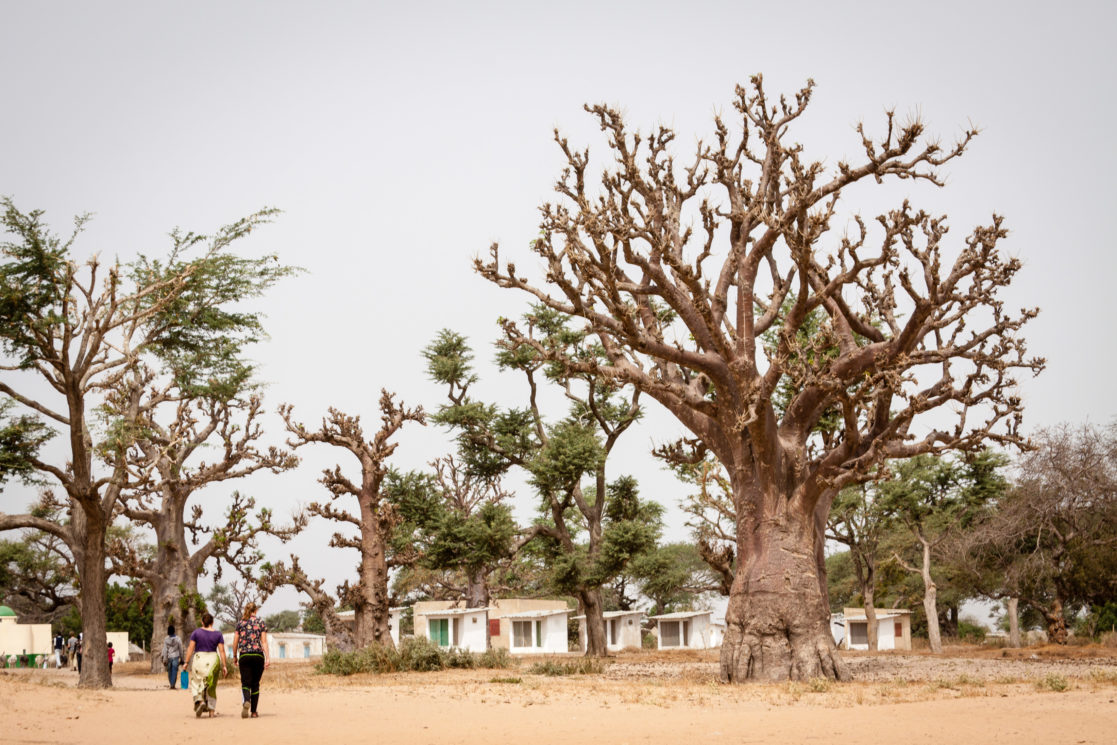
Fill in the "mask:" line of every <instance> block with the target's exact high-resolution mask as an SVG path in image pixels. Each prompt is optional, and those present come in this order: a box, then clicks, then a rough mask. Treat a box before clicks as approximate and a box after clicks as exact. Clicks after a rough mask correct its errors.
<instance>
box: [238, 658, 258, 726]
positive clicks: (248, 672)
mask: <svg viewBox="0 0 1117 745" xmlns="http://www.w3.org/2000/svg"><path fill="white" fill-rule="evenodd" d="M238 664H239V667H240V692H241V695H243V696H244V700H245V701H248V702H249V703H250V704H251V706H252V713H253V714H255V713H256V705H257V704H258V703H260V678H262V677H264V655H262V654H259V653H257V652H249V653H248V654H242V655H241V656H240V660H239V663H238Z"/></svg>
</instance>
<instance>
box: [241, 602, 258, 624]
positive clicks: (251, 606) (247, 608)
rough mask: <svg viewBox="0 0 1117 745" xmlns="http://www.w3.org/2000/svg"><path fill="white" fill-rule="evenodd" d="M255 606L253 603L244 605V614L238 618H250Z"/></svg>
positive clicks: (244, 619) (243, 619) (245, 619)
mask: <svg viewBox="0 0 1117 745" xmlns="http://www.w3.org/2000/svg"><path fill="white" fill-rule="evenodd" d="M256 608H257V606H256V604H255V603H249V604H248V605H246V606H244V614H243V615H242V616H241V617H240V620H242V621H247V620H248V619H249V618H252V614H253V613H255V612H256Z"/></svg>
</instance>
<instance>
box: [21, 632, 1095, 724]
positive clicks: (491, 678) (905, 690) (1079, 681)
mask: <svg viewBox="0 0 1117 745" xmlns="http://www.w3.org/2000/svg"><path fill="white" fill-rule="evenodd" d="M717 655H718V653H717V652H716V651H705V652H678V653H676V652H655V651H652V652H629V653H624V654H621V655H617V656H615V657H611V658H610V659H609V664H608V665H607V666H606V667H605V668H604V672H603V673H591V674H579V675H568V676H560V677H548V676H544V675H541V674H533V673H532V671H531V669H532V666H533V665H534V664H536V663H537V662H540V661H541V660H540V658H530V659H522V660H520V661H519V664H518V665H516V666H514V667H513V668H511V669H509V670H504V671H494V670H488V669H474V670H442V671H438V672H424V673H389V674H382V675H376V674H368V673H364V674H357V675H351V676H334V675H322V674H318V673H317V672H316V671H315V669H314V666H313V665H312V664H311V663H304V662H285V663H277V664H274V665H272V666H271V667H270V668H269V669H268V671H267V672H266V673H265V676H264V685H265V686H266V687H267V688H269V689H271V690H274V691H300V692H310V693H313V692H314V691H325V690H336V689H349V688H351V689H362V688H364V689H368V688H376V689H394V690H398V691H401V692H402V691H408V692H416V691H421V692H423V695H431V696H437V697H439V698H441V697H445V698H448V699H454V700H467V701H480V702H487V703H493V702H496V703H514V704H517V705H522V706H533V705H537V704H545V703H548V702H551V701H557V700H567V701H570V700H574V701H578V702H580V703H584V704H585V705H586V706H589V707H592V708H595V709H596V708H606V709H607V708H609V707H611V706H617V705H637V706H653V707H662V708H675V707H707V708H720V707H729V706H738V705H740V704H742V703H745V704H749V703H754V704H757V705H767V706H812V707H824V708H845V707H850V706H876V705H882V704H896V703H906V702H916V701H931V700H950V699H960V698H974V697H1009V696H1018V695H1027V694H1033V695H1034V694H1035V693H1037V692H1039V693H1044V694H1051V695H1058V694H1059V693H1063V692H1065V691H1077V690H1083V691H1107V692H1108V691H1114V690H1117V654H1115V651H1114V649H1113V648H1111V647H1103V646H1101V645H1093V646H1092V647H1070V648H1066V647H1063V648H1060V647H1033V648H1027V649H1022V650H1014V649H1004V650H999V649H987V648H983V647H980V646H976V645H970V646H962V647H957V648H956V647H951V648H949V649H948V650H947V652H946V654H944V655H942V656H937V655H930V654H927V653H921V652H915V653H875V654H870V653H847V654H846V655H845V656H846V659H847V662H848V663H849V666H850V668H851V670H852V672H853V674H854V676H855V678H856V679H855V680H854V681H853V682H847V683H836V682H833V681H829V680H823V679H818V680H809V681H799V682H786V683H776V684H755V685H740V686H729V685H723V684H721V683H719V682H718V679H717V669H718V668H717V660H718V656H717ZM582 659H583V658H581V657H577V656H573V655H559V656H556V657H555V658H554V661H555V662H556V663H564V664H565V663H580V662H581V661H582ZM117 668H118V669H117V671H115V672H114V679H115V682H116V685H117V686H118V687H123V688H139V687H147V688H150V687H153V686H155V685H159V684H161V683H159V681H160V680H165V678H163V677H162V676H161V675H160V674H152V673H150V672H148V666H147V665H146V664H144V663H126V664H123V665H118V666H117ZM4 672H7V671H4ZM39 672H49V671H39ZM0 674H3V673H0ZM11 675H13V674H12V673H8V675H7V676H6V677H8V676H11ZM18 679H19V680H20V681H21V684H22V683H26V684H29V685H72V684H73V681H72V680H69V678H68V677H67V676H66V675H58V676H50V675H38V674H36V671H25V673H24V674H23V675H19V676H18ZM238 685H239V681H238V680H237V676H236V673H235V672H234V673H233V675H232V676H231V677H230V678H227V679H224V680H223V681H222V682H221V686H222V687H223V688H225V687H228V688H236V687H237V686H238Z"/></svg>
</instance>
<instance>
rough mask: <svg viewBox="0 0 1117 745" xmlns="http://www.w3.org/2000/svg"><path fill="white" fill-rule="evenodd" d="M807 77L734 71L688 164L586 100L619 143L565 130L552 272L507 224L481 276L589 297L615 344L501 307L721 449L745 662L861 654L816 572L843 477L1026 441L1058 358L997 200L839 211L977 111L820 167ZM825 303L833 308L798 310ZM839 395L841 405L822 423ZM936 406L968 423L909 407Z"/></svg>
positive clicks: (804, 663) (727, 656) (833, 669)
mask: <svg viewBox="0 0 1117 745" xmlns="http://www.w3.org/2000/svg"><path fill="white" fill-rule="evenodd" d="M812 89H813V83H811V82H808V84H807V86H806V87H805V88H804V89H803V90H801V91H800V92H799V93H798V94H796V95H795V97H794V99H793V100H790V101H789V100H787V99H785V98H783V97H781V98H780V99H779V100H778V101H774V100H769V98H768V96H767V95H766V93H765V90H764V87H763V82H762V79H761V78H760V76H756V77H754V78H753V79H752V84H751V85H750V86H749V87H748V88H744V87H740V88H738V89H737V95H736V98H735V100H734V108H735V110H736V112H737V114H738V119H737V121H738V122H739V128H738V129H736V130H735V131H732V132H731V131H730V127H729V126H728V125H727V124H726V123H725V122H724V121H723V120H722V119H721V118H720V117H718V118H717V119H716V120H715V136H714V141H713V143H712V144H707V143H700V144H699V145H698V149H697V153H696V155H695V157H694V159H693V160H692V161H690V162H689V163H688V164H686V165H683V166H682V167H676V162H675V159H674V157H673V155H672V153H671V143H672V141H673V139H674V134H673V133H672V132H671V131H670V130H668V129H666V128H659V129H658V130H656V131H655V132H653V133H652V134H651V135H650V136H649V137H646V138H645V137H644V136H641V135H640V134H637V133H632V132H630V131H629V130H628V128H627V127H626V125H625V123H624V121H623V119H622V117H621V114H620V113H619V112H618V111H617V110H615V109H612V108H610V107H607V106H604V105H596V106H589V107H587V110H588V111H589V112H590V113H591V114H592V115H593V116H594V117H595V118H596V120H597V122H598V123H599V124H600V126H601V128H602V130H603V131H604V132H605V134H606V138H607V143H608V146H609V148H610V150H611V153H612V163H611V164H610V165H609V166H608V167H607V168H606V169H605V171H604V172H603V174H602V176H601V178H600V180H599V181H598V182H592V183H591V174H589V173H588V172H587V171H588V169H589V162H590V161H589V151H588V150H586V151H578V150H576V149H574V148H572V147H571V146H570V145H569V144H568V142H567V141H566V140H565V139H564V138H562V137H561V136H560V135H559V134H558V133H557V132H556V135H555V139H556V141H557V143H558V145H559V147H560V148H561V149H562V152H563V154H564V155H565V157H566V161H567V168H566V170H565V171H564V172H563V175H562V177H561V178H560V179H559V182H558V184H557V186H556V189H557V191H558V194H559V199H558V201H556V202H555V203H550V204H545V205H544V206H543V207H542V224H541V234H540V237H539V238H538V239H536V240H535V241H534V242H533V243H532V250H533V251H534V253H535V254H537V255H538V256H539V257H541V258H542V260H543V263H544V270H545V278H544V280H543V282H542V283H539V282H536V281H533V280H532V279H530V278H529V277H527V276H524V275H522V274H519V273H518V272H517V270H516V267H515V265H514V264H512V263H511V262H507V263H503V264H502V262H501V261H500V257H499V252H498V249H497V247H496V246H495V245H494V246H493V247H492V249H491V257H490V259H488V260H485V259H481V258H479V259H477V260H476V262H475V267H476V269H477V271H478V272H479V273H480V274H481V275H482V276H483V277H485V278H486V279H488V280H489V281H492V282H494V283H496V284H497V285H499V286H501V287H506V288H513V289H517V290H521V291H524V292H527V293H529V294H530V295H531V296H533V297H534V298H535V299H536V301H538V302H540V303H543V304H544V305H546V306H547V307H549V308H552V309H554V310H556V311H558V312H561V313H565V314H569V315H571V316H575V317H578V318H581V319H583V320H584V321H585V322H586V332H587V333H592V334H595V335H596V338H597V340H598V341H599V343H600V346H601V348H602V350H603V355H602V357H600V358H597V357H595V358H589V359H579V358H571V357H569V356H566V355H564V354H562V350H556V349H552V348H548V347H547V346H545V345H543V344H539V343H538V342H537V341H535V340H533V339H532V338H531V337H530V336H529V335H527V334H525V333H523V332H522V331H521V330H520V329H519V328H517V326H516V325H515V324H514V323H511V322H509V323H507V324H506V326H505V328H506V333H507V334H508V336H509V338H510V339H511V340H512V341H513V342H514V343H518V344H521V345H525V346H529V347H531V348H533V349H535V350H536V351H537V353H538V354H540V355H541V356H542V357H543V358H544V359H547V360H549V361H552V362H554V363H556V364H560V365H562V366H563V368H564V369H565V370H567V371H569V372H570V373H571V374H573V373H578V374H592V375H595V376H599V377H601V378H603V379H610V380H614V381H616V382H617V384H618V385H619V384H631V385H633V386H635V387H637V388H638V389H639V390H641V391H643V392H644V393H646V394H647V395H648V396H650V397H651V398H653V399H654V400H656V401H658V402H659V403H660V404H662V405H663V406H664V407H665V408H666V409H667V410H668V411H670V412H671V413H672V414H674V415H675V416H676V417H677V418H678V419H679V421H680V422H681V423H682V424H683V425H685V426H686V427H687V428H688V429H689V430H690V431H691V432H692V433H693V434H694V435H695V436H696V437H697V438H698V439H699V440H700V441H701V442H702V443H704V445H705V446H706V447H708V448H709V449H710V450H711V451H712V452H713V453H714V454H715V455H716V456H717V458H718V460H719V461H721V463H722V464H723V465H724V466H725V468H726V469H727V471H728V473H729V478H730V483H731V485H732V489H733V501H734V507H735V512H736V517H737V526H736V527H737V551H738V557H737V568H736V572H735V575H734V584H733V589H732V593H731V597H730V602H729V607H728V611H727V618H726V621H727V624H728V629H727V632H726V637H725V642H724V644H723V645H722V651H721V677H722V678H723V679H725V680H730V681H739V680H745V679H748V678H766V679H785V678H789V677H790V678H810V677H814V676H822V675H825V676H828V677H831V678H835V677H837V678H845V677H847V675H848V673H847V669H846V667H845V665H844V663H843V662H842V661H841V658H840V657H839V655H838V654H837V651H836V648H835V645H834V642H833V639H832V638H831V636H830V631H829V627H828V612H829V609H828V607H827V602H826V596H825V589H824V588H825V583H824V582H823V581H822V577H821V576H820V575H821V574H822V569H821V565H822V564H823V561H822V550H821V546H822V534H823V526H824V525H825V515H826V514H827V513H828V512H829V507H830V503H831V502H832V500H833V499H834V496H835V495H836V494H837V493H838V492H839V491H840V490H841V489H842V488H845V487H846V486H850V485H852V484H855V483H858V482H860V481H863V480H866V479H869V478H871V477H872V474H873V471H874V469H875V468H876V467H877V465H878V464H880V463H881V462H882V461H883V460H885V459H887V458H900V457H909V456H913V455H916V454H919V453H926V452H942V451H945V450H949V449H970V448H976V447H978V446H979V445H980V444H981V443H983V442H986V441H987V440H992V441H994V442H999V443H1004V444H1012V443H1017V442H1019V441H1020V437H1019V436H1018V434H1017V425H1018V422H1019V419H1020V414H1021V410H1022V405H1021V402H1020V400H1019V398H1017V396H1016V395H1015V392H1014V385H1015V380H1014V378H1013V374H1014V372H1015V371H1016V370H1017V369H1021V368H1022V369H1025V370H1028V371H1038V370H1039V369H1041V367H1042V365H1043V363H1042V361H1041V360H1034V359H1027V358H1026V356H1025V345H1024V342H1023V340H1022V338H1021V337H1020V334H1019V331H1020V329H1021V327H1022V326H1023V324H1024V323H1025V322H1026V321H1027V320H1028V319H1030V318H1032V317H1033V316H1034V315H1035V313H1036V312H1037V311H1035V310H1023V311H1020V312H1019V313H1017V314H1012V313H1010V312H1007V311H1006V310H1005V308H1004V306H1003V302H1002V301H1001V299H1000V298H999V297H998V293H999V292H1000V290H1001V289H1002V288H1003V287H1005V286H1006V285H1008V283H1009V282H1010V281H1011V279H1012V277H1013V276H1014V275H1015V274H1016V272H1017V271H1018V269H1019V268H1020V263H1019V261H1017V260H1016V259H1014V258H1009V257H1006V256H1003V255H1002V253H1001V252H1000V251H999V250H998V243H999V242H1000V241H1001V239H1002V238H1004V236H1005V235H1006V231H1005V228H1004V223H1003V220H1002V218H1001V217H999V216H996V215H994V216H993V219H992V222H991V223H990V224H988V225H985V226H981V227H978V228H976V229H975V230H974V231H973V232H972V233H971V235H970V236H969V237H968V238H966V239H965V240H964V241H962V242H961V245H960V247H959V249H958V250H957V251H956V252H952V251H951V249H950V247H949V246H948V245H947V244H946V243H945V241H944V239H945V237H946V234H947V224H946V220H945V218H940V217H933V216H932V215H930V214H928V213H926V212H923V211H919V210H916V209H914V208H913V207H912V206H911V204H910V203H909V202H908V201H906V200H905V201H904V202H903V203H902V204H901V205H900V206H899V207H897V208H896V209H894V210H891V211H888V212H886V213H885V214H882V215H880V216H879V217H878V218H877V220H876V223H877V228H876V229H875V235H874V231H871V230H870V228H869V226H868V225H867V224H866V222H865V221H864V220H863V219H862V218H861V217H860V216H859V215H856V214H855V215H853V216H852V219H851V220H850V222H849V224H850V225H852V226H853V229H852V232H851V233H850V232H847V233H846V234H844V235H841V236H833V235H832V232H833V231H832V229H833V227H834V225H835V223H838V224H841V223H843V222H845V219H844V218H839V217H838V215H839V212H838V207H839V200H840V199H841V197H842V196H843V195H846V194H848V193H849V192H850V191H851V187H853V186H854V185H857V184H863V183H865V182H866V181H873V182H876V183H877V184H884V183H886V182H888V181H890V180H892V179H904V180H909V181H919V182H926V183H928V184H934V185H941V183H942V182H941V179H940V177H939V175H938V168H939V167H940V166H942V165H944V164H945V163H948V162H949V161H951V160H953V159H955V158H957V157H958V156H960V155H961V154H962V153H963V152H964V150H965V149H966V147H967V146H968V145H969V143H970V141H971V140H972V138H973V137H974V136H975V134H976V132H975V131H973V130H971V131H967V132H966V133H965V134H964V135H963V136H962V138H961V140H960V141H959V142H957V143H956V144H955V145H953V146H952V147H949V148H946V149H944V148H942V147H941V146H940V145H939V144H938V142H937V141H935V140H929V139H928V138H926V137H925V136H924V127H923V124H922V123H921V122H920V121H918V120H913V121H909V122H907V123H900V122H898V121H896V119H895V117H894V115H893V114H892V113H889V114H888V115H887V117H886V121H885V125H886V126H885V130H884V133H883V134H882V135H881V136H879V137H876V138H874V137H873V136H871V135H870V134H869V133H868V132H866V130H865V128H864V127H863V126H859V127H858V130H857V131H858V133H859V134H860V136H861V144H862V147H863V151H864V153H863V156H861V157H859V159H858V162H852V163H851V162H846V161H839V162H837V163H836V165H834V166H832V167H830V168H828V167H827V166H826V165H825V164H824V162H822V161H812V160H810V159H808V157H807V155H806V152H805V150H804V148H803V147H802V146H800V145H799V144H798V143H796V142H794V141H792V140H791V135H790V131H791V128H792V126H793V125H794V124H795V122H796V120H797V119H799V118H800V117H801V116H802V115H803V114H804V112H805V110H806V108H807V106H808V102H809V100H810V97H811V93H812ZM839 220H840V222H839ZM695 222H697V227H695V225H694V223H695ZM871 243H872V244H873V245H874V246H875V248H873V247H871V246H870V244H871ZM950 253H954V256H953V258H951V257H950ZM791 297H793V298H794V301H793V303H792V304H791V307H790V309H789V310H787V311H784V309H783V306H784V301H785V300H786V299H788V298H791ZM815 310H818V311H821V312H822V313H824V314H825V316H824V319H823V320H822V322H821V323H820V324H819V325H818V328H817V331H816V332H815V333H813V334H806V335H804V334H799V333H798V331H799V329H800V327H801V326H802V325H803V324H804V323H805V322H806V320H807V319H808V318H810V314H811V312H812V311H815ZM770 329H774V330H775V334H776V338H777V339H778V343H777V344H775V345H774V346H773V345H768V344H765V343H764V342H763V335H764V334H765V333H766V332H768V331H769V330H770ZM805 345H806V348H805ZM831 350H832V351H831ZM784 382H786V383H787V384H788V385H789V387H790V389H791V391H793V395H792V396H791V398H790V400H789V401H787V402H786V406H784V405H782V402H781V401H780V398H779V391H780V386H781V383H784ZM777 403H780V405H779V406H777ZM835 411H836V412H838V416H837V421H836V424H837V426H835V427H834V428H833V429H832V430H829V429H827V428H820V427H819V426H818V425H819V423H820V422H821V421H822V420H823V418H824V417H829V416H832V415H833V412H835ZM931 411H938V412H941V413H942V414H944V415H948V416H950V417H951V418H952V423H951V424H950V425H948V426H945V427H942V428H940V427H929V428H928V429H927V430H921V429H918V428H915V427H913V424H914V423H915V422H916V420H917V419H922V418H923V417H922V415H924V414H926V413H928V412H931ZM948 412H949V414H948ZM938 421H941V420H938ZM917 432H920V434H919V435H917V434H916V433H917Z"/></svg>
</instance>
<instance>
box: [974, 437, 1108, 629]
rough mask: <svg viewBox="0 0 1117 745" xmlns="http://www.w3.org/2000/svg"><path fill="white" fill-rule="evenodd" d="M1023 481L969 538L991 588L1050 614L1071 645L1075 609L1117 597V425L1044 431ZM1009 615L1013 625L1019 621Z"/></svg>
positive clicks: (1025, 463)
mask: <svg viewBox="0 0 1117 745" xmlns="http://www.w3.org/2000/svg"><path fill="white" fill-rule="evenodd" d="M1034 444H1035V449H1034V450H1032V451H1030V452H1028V453H1026V454H1025V455H1024V456H1023V457H1022V458H1021V459H1020V462H1019V463H1018V469H1017V474H1016V479H1015V484H1013V486H1012V487H1011V488H1010V489H1009V490H1008V492H1007V493H1006V494H1005V495H1004V496H1003V498H1002V499H1000V500H999V501H998V502H997V503H996V506H995V509H992V510H990V511H989V512H988V514H987V515H985V516H984V519H982V520H979V521H977V522H976V523H975V524H974V525H973V527H972V529H970V530H968V531H966V534H965V535H964V536H963V538H962V547H961V548H962V553H963V555H964V558H963V559H962V560H961V561H960V562H959V563H961V564H962V565H963V566H965V567H968V568H969V570H970V572H971V573H972V574H971V578H972V579H973V580H974V581H975V582H976V583H977V584H978V585H979V587H980V588H981V590H982V592H983V593H984V594H986V595H990V596H993V597H996V596H1003V597H1006V598H1007V599H1008V601H1009V603H1010V607H1009V611H1010V614H1013V613H1014V612H1015V610H1016V609H1015V607H1014V605H1013V604H1012V599H1013V598H1019V600H1021V601H1023V602H1024V603H1025V604H1026V605H1027V606H1029V607H1031V608H1033V609H1035V610H1037V611H1039V612H1040V613H1041V614H1042V615H1043V619H1044V622H1045V624H1046V627H1047V635H1048V639H1050V640H1051V641H1052V642H1054V643H1056V644H1065V643H1066V641H1067V636H1068V632H1067V615H1068V613H1073V612H1075V611H1078V610H1079V609H1081V608H1082V607H1083V606H1085V605H1087V604H1090V603H1095V602H1096V603H1104V602H1106V601H1109V600H1111V599H1112V598H1113V597H1114V596H1117V551H1115V550H1114V547H1117V424H1110V425H1109V426H1108V427H1099V426H1096V425H1089V424H1086V425H1081V426H1078V427H1073V426H1070V425H1067V424H1063V425H1060V426H1057V427H1052V428H1050V429H1046V430H1043V431H1041V432H1039V433H1038V434H1037V435H1036V437H1035V443H1034ZM1012 620H1013V619H1012V617H1011V615H1010V622H1011V621H1012Z"/></svg>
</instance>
